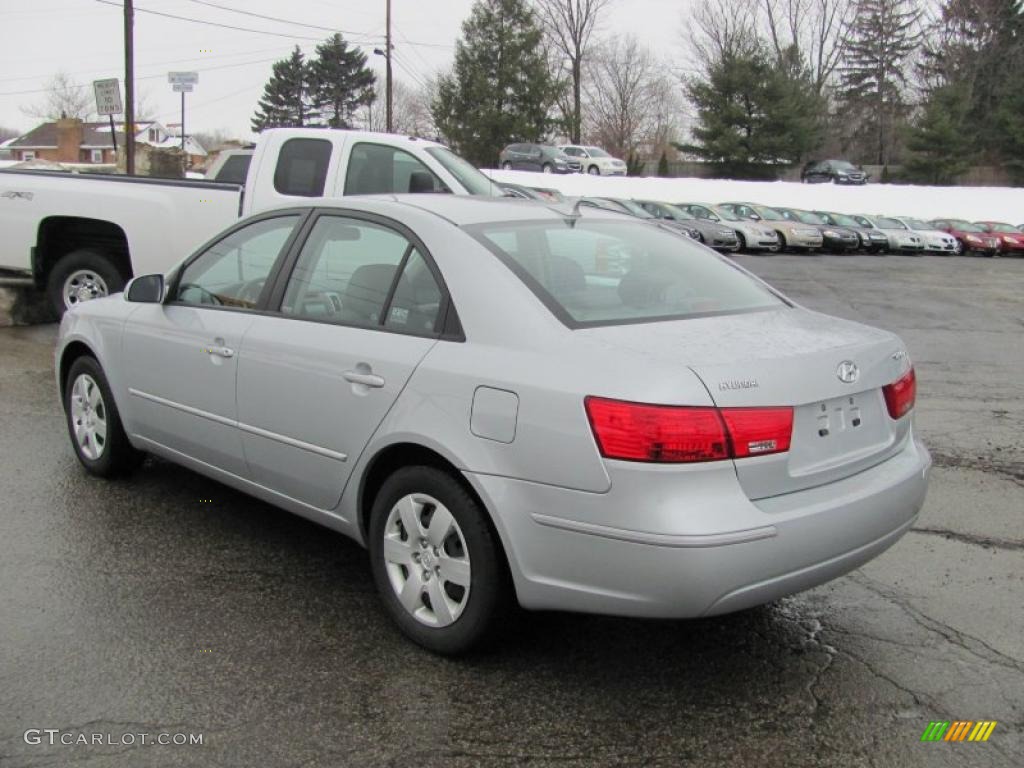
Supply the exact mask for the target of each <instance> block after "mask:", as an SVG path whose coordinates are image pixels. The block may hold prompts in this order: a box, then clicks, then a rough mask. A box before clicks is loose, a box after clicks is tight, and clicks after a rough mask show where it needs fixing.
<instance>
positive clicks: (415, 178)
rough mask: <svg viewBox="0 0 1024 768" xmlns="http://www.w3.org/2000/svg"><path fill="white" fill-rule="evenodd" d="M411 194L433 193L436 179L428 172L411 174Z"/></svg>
mask: <svg viewBox="0 0 1024 768" xmlns="http://www.w3.org/2000/svg"><path fill="white" fill-rule="evenodd" d="M409 191H410V192H433V191H434V177H433V176H431V175H430V174H429V173H427V172H426V171H413V172H412V173H410V174H409Z"/></svg>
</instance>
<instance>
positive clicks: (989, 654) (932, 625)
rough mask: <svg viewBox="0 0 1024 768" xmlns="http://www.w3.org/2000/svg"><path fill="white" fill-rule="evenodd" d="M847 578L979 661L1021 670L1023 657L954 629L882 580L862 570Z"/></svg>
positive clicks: (1016, 670)
mask: <svg viewBox="0 0 1024 768" xmlns="http://www.w3.org/2000/svg"><path fill="white" fill-rule="evenodd" d="M849 578H850V579H851V580H852V581H853V582H854V583H856V584H859V585H860V586H862V587H864V588H865V589H867V590H868V591H870V592H874V593H875V594H876V595H878V596H879V597H881V598H883V599H884V600H888V601H889V602H892V603H894V604H896V605H898V606H899V607H900V608H901V609H903V611H904V613H906V614H907V616H909V617H910V619H911V620H912V621H913V622H914V623H915V624H917V625H918V626H919V627H921V628H922V629H925V630H927V631H929V632H934V633H935V634H937V635H939V636H940V637H942V638H944V639H945V640H946V641H947V642H949V643H952V644H953V645H956V646H958V647H960V648H962V649H963V650H965V651H967V652H968V653H969V654H971V655H972V656H975V657H976V658H979V659H981V660H982V661H986V662H989V663H990V664H998V665H999V666H1002V667H1006V668H1007V669H1012V670H1014V671H1015V672H1024V661H1021V660H1020V659H1017V658H1014V657H1013V656H1008V655H1006V654H1005V653H1003V652H1002V651H999V650H997V649H995V648H993V647H992V646H991V645H989V644H988V643H986V642H985V641H984V640H982V639H980V638H978V637H975V636H974V635H971V634H968V633H966V632H963V631H961V630H958V629H954V628H953V627H951V626H950V625H949V624H946V623H944V622H941V621H939V620H938V619H933V618H932V617H931V616H927V615H925V614H924V613H922V612H921V611H919V610H918V609H917V608H915V607H914V606H913V605H911V604H910V603H909V602H908V601H907V600H906V599H905V598H903V597H901V596H900V595H898V594H896V593H895V592H894V591H893V590H890V589H886V588H885V587H884V586H883V585H882V584H879V583H878V582H877V581H875V580H874V579H872V578H870V577H868V576H865V575H864V574H863V573H853V574H850V576H849Z"/></svg>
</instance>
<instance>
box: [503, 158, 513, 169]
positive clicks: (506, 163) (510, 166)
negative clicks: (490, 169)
mask: <svg viewBox="0 0 1024 768" xmlns="http://www.w3.org/2000/svg"><path fill="white" fill-rule="evenodd" d="M501 169H502V170H503V171H511V170H512V163H510V162H509V161H508V160H506V161H505V162H504V163H502V164H501Z"/></svg>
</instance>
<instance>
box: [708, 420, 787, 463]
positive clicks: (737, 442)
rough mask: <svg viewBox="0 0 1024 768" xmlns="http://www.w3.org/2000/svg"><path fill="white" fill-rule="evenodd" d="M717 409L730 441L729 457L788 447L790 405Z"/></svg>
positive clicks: (773, 451)
mask: <svg viewBox="0 0 1024 768" xmlns="http://www.w3.org/2000/svg"><path fill="white" fill-rule="evenodd" d="M721 413H722V418H723V419H725V427H726V429H727V430H728V432H729V438H730V440H731V441H732V451H733V458H736V459H742V458H744V457H745V456H763V455H764V454H766V453H783V452H785V451H788V450H789V440H790V437H791V436H792V434H793V409H792V408H722V409H721Z"/></svg>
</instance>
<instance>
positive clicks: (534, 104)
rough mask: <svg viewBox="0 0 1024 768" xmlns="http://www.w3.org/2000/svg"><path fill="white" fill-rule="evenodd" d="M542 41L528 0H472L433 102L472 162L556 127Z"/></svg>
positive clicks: (490, 160)
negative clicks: (449, 68)
mask: <svg viewBox="0 0 1024 768" xmlns="http://www.w3.org/2000/svg"><path fill="white" fill-rule="evenodd" d="M541 42H542V41H541V30H540V28H539V27H538V26H537V22H536V20H535V18H534V14H533V11H532V10H531V9H530V7H529V5H527V3H526V2H525V0H476V2H475V3H474V4H473V9H472V11H470V15H469V18H467V19H466V21H464V22H463V24H462V38H461V39H460V40H459V41H458V42H457V44H456V48H455V64H454V67H453V71H452V73H451V74H449V75H445V76H442V77H441V78H440V79H439V81H438V88H437V96H436V98H435V100H434V103H433V105H432V112H433V115H434V121H435V123H436V124H437V127H438V129H439V130H440V132H441V134H442V135H443V136H444V137H445V138H447V139H448V141H449V142H451V144H452V145H453V147H454V148H455V149H456V150H457V151H458V152H459V153H460V154H462V155H463V156H464V157H465V158H466V159H467V160H469V161H470V162H472V163H475V164H476V165H479V166H493V165H495V164H496V163H497V161H498V153H499V152H500V151H501V148H502V147H503V146H505V145H506V144H508V143H510V142H513V141H539V140H541V139H542V138H544V137H545V135H546V134H547V132H548V130H549V129H550V127H551V119H550V111H551V107H552V105H553V103H554V101H555V97H556V94H555V89H554V86H553V82H552V77H551V74H550V72H549V70H548V66H547V61H546V59H545V55H544V49H543V45H542V44H541Z"/></svg>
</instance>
